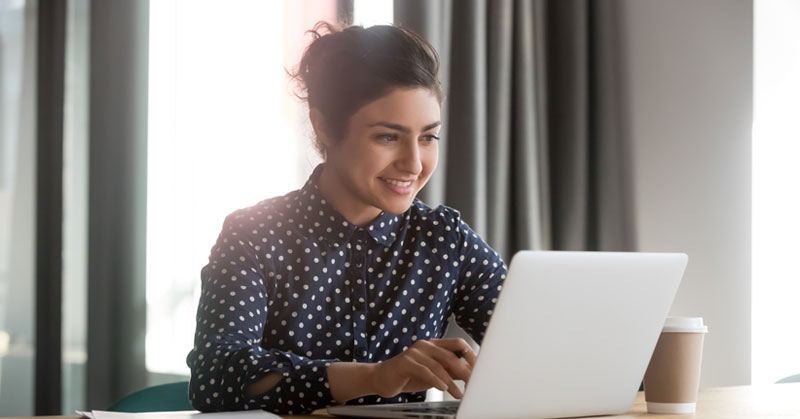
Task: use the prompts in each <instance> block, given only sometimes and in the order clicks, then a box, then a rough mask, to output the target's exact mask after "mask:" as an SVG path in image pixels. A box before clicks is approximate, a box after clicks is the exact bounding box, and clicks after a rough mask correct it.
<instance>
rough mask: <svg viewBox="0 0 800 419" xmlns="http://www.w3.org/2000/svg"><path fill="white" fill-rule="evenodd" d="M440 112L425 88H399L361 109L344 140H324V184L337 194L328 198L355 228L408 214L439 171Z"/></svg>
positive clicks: (434, 98) (436, 101)
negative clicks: (378, 218) (384, 215)
mask: <svg viewBox="0 0 800 419" xmlns="http://www.w3.org/2000/svg"><path fill="white" fill-rule="evenodd" d="M440 111H441V110H440V106H439V101H438V100H437V99H436V96H435V95H434V94H433V93H432V92H431V91H430V90H428V89H425V88H405V89H395V90H393V91H392V92H391V93H389V94H387V95H385V96H383V97H381V98H380V99H377V100H375V101H373V102H371V103H369V104H367V105H365V106H364V107H362V108H361V109H359V110H358V111H357V112H356V113H355V114H354V115H353V116H352V117H351V118H350V123H349V128H348V132H347V135H346V137H345V138H343V139H342V140H340V141H335V142H334V141H330V140H325V139H323V142H324V143H325V147H326V164H325V169H324V170H323V175H322V176H323V177H327V179H322V183H323V186H324V185H325V184H326V183H327V185H328V186H329V188H328V189H332V190H331V191H329V192H330V193H329V195H331V194H335V197H334V196H327V197H326V198H327V199H328V200H330V201H331V202H332V204H333V205H334V207H336V209H337V210H339V211H340V212H342V215H344V216H345V217H346V218H348V219H349V220H350V221H351V222H354V223H356V224H363V223H366V222H369V221H370V220H371V219H372V218H374V217H375V216H377V215H378V214H379V213H380V211H381V210H383V211H386V212H389V213H394V214H400V213H403V212H405V211H406V210H407V209H408V208H409V207H410V206H411V203H412V201H413V200H414V198H415V197H416V196H417V193H418V192H419V190H420V189H422V187H423V186H425V183H427V182H428V179H430V176H431V174H432V173H433V171H434V170H435V169H436V164H437V162H438V160H439V144H438V132H439V127H440V125H441V122H440V117H441V115H440ZM325 172H329V173H327V174H326V173H325ZM324 192H326V191H325V190H324V189H323V193H324Z"/></svg>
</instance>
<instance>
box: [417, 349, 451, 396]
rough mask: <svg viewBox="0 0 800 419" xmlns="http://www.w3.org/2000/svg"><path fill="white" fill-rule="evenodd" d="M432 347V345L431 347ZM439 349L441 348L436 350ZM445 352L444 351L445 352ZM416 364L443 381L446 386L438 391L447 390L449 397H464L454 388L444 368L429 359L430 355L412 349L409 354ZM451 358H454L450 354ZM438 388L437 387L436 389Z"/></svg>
mask: <svg viewBox="0 0 800 419" xmlns="http://www.w3.org/2000/svg"><path fill="white" fill-rule="evenodd" d="M431 346H434V345H431ZM438 349H441V348H438ZM445 352H446V351H445ZM409 355H411V356H412V357H413V359H414V361H416V362H417V363H419V364H421V365H423V366H424V367H426V368H427V369H428V370H430V371H431V372H432V373H433V374H434V375H436V376H437V377H438V378H439V379H440V380H442V381H444V382H445V384H446V386H445V388H439V390H442V391H444V390H447V392H448V393H450V395H452V396H453V397H455V398H457V399H460V398H461V397H463V396H464V395H463V394H462V393H461V389H460V388H458V386H456V383H455V382H454V381H453V378H452V377H451V375H450V373H449V372H448V371H447V370H446V369H445V367H444V366H443V365H442V364H441V363H440V362H439V361H438V360H436V359H435V358H433V357H431V356H430V354H428V353H425V352H424V351H420V350H416V349H414V350H413V351H411V352H410V353H409ZM451 356H452V357H455V356H454V355H452V354H451ZM462 365H463V364H462ZM437 388H438V387H437Z"/></svg>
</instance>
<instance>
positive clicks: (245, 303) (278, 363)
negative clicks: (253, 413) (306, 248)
mask: <svg viewBox="0 0 800 419" xmlns="http://www.w3.org/2000/svg"><path fill="white" fill-rule="evenodd" d="M246 219H247V217H244V216H242V214H240V213H239V214H237V213H234V214H232V215H230V216H229V217H228V218H227V219H226V220H225V224H224V226H223V230H222V233H221V234H220V236H219V239H218V240H217V243H216V245H215V246H214V248H213V249H212V252H211V256H210V258H209V263H208V265H206V266H205V267H204V268H203V270H202V274H201V278H202V291H201V296H200V303H199V306H198V310H197V331H196V334H195V344H194V348H193V349H192V351H191V352H190V353H189V356H188V358H187V363H188V365H189V367H190V369H191V382H190V391H189V393H190V394H189V395H190V400H191V402H192V405H193V406H194V407H195V408H196V409H198V410H200V411H221V410H242V409H267V410H270V411H273V412H276V413H284V414H296V413H301V412H309V411H312V410H315V409H319V408H322V407H325V406H327V405H330V404H332V397H331V394H330V388H329V386H328V382H327V367H328V365H330V363H331V362H333V361H334V360H318V359H309V358H308V357H304V356H301V355H297V354H294V353H292V352H290V351H281V350H277V349H274V348H275V347H277V346H280V345H275V344H276V343H278V342H271V341H270V340H269V339H268V338H267V336H266V335H265V334H264V330H265V326H266V321H267V319H268V318H269V316H268V299H269V298H270V293H269V292H268V285H267V284H268V283H269V278H271V277H274V275H275V274H274V273H272V272H274V271H272V270H271V268H270V266H271V264H270V261H269V260H268V259H267V257H266V256H265V255H266V254H265V253H264V252H260V251H259V250H260V249H261V247H260V246H261V245H264V243H261V241H260V240H254V239H253V238H252V237H251V236H250V233H251V231H250V230H251V228H252V226H250V225H248V224H247V222H246V221H247V220H246ZM254 241H255V243H254ZM259 255H261V256H259ZM272 327H275V326H272ZM281 343H283V342H281ZM272 371H277V372H280V373H281V374H283V377H284V378H283V379H282V381H281V382H279V383H278V385H276V386H275V387H274V388H273V389H272V390H270V391H268V392H267V393H265V394H262V395H259V396H256V397H255V398H249V397H247V396H246V394H245V392H246V389H247V386H248V385H249V384H251V383H253V382H255V381H258V380H260V379H261V378H263V377H264V376H266V375H267V373H269V372H272Z"/></svg>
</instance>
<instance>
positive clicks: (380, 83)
mask: <svg viewBox="0 0 800 419" xmlns="http://www.w3.org/2000/svg"><path fill="white" fill-rule="evenodd" d="M308 33H311V34H312V36H313V38H314V39H313V40H312V42H311V44H310V45H309V46H308V48H307V49H306V51H305V52H304V53H303V58H302V59H301V60H300V64H299V65H298V67H297V70H296V71H295V72H294V73H292V74H290V76H291V77H292V78H293V79H295V81H296V82H297V83H298V87H299V93H298V97H299V98H300V99H302V100H307V101H308V107H309V109H317V110H318V111H319V112H320V114H321V115H322V118H323V123H324V125H325V133H326V134H327V135H329V136H330V137H331V138H332V139H334V140H341V139H342V138H344V136H345V135H347V128H348V124H349V122H350V117H351V116H353V114H355V113H356V112H357V111H358V110H359V109H360V108H361V107H363V106H364V105H366V104H367V103H370V102H372V101H374V100H377V99H379V98H380V97H382V96H384V95H386V94H388V93H389V92H391V91H392V90H393V89H396V88H404V87H423V88H426V89H429V90H430V91H431V92H432V93H433V94H434V95H436V98H437V99H438V100H439V103H440V104H441V103H442V101H443V100H444V95H443V93H442V87H441V84H440V82H439V77H438V73H439V55H438V54H437V53H436V50H435V49H434V48H433V47H432V46H431V45H430V44H429V43H428V42H427V41H425V40H424V39H423V38H422V37H420V36H419V35H417V34H415V33H414V32H412V31H410V30H408V29H405V28H401V27H399V26H390V25H378V26H371V27H368V28H363V27H361V26H348V27H346V28H344V29H337V28H336V27H334V26H333V25H331V24H329V23H327V22H319V23H317V24H316V25H315V26H314V29H312V30H310V31H308ZM315 146H316V147H317V150H318V151H320V153H321V154H322V155H323V156H324V154H325V152H324V147H323V146H322V144H321V143H320V142H319V141H315Z"/></svg>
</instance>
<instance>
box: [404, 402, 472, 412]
mask: <svg viewBox="0 0 800 419" xmlns="http://www.w3.org/2000/svg"><path fill="white" fill-rule="evenodd" d="M458 406H459V403H458V402H457V401H455V402H422V403H419V404H414V403H412V404H410V405H409V407H408V408H407V409H396V410H397V411H399V412H404V413H436V414H440V415H455V414H456V412H457V411H458Z"/></svg>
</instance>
